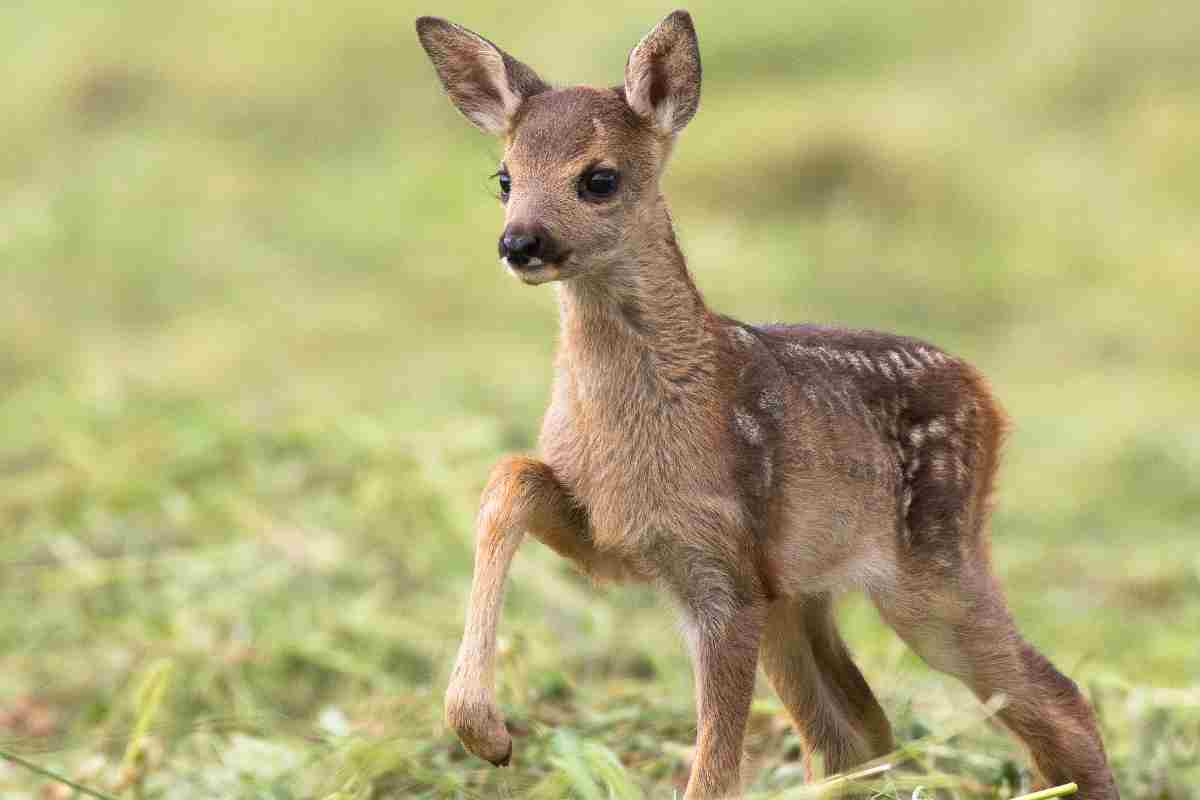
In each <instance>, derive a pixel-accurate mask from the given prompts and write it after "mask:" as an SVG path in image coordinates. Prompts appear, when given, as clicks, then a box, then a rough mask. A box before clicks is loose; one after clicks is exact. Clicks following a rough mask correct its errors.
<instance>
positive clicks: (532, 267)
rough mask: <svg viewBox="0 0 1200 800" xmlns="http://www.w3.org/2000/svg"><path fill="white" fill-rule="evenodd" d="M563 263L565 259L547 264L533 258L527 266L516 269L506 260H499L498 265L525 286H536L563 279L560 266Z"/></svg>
mask: <svg viewBox="0 0 1200 800" xmlns="http://www.w3.org/2000/svg"><path fill="white" fill-rule="evenodd" d="M565 261H566V259H565V258H564V259H560V260H558V261H552V262H549V263H547V262H545V261H542V260H541V259H540V258H535V259H533V260H531V261H530V262H529V263H528V264H525V265H524V266H520V267H517V266H514V265H513V264H511V263H509V260H508V259H507V258H502V259H500V263H501V264H503V265H504V267H505V269H507V270H508V274H509V275H512V276H513V277H514V278H516V279H518V280H519V281H521V283H524V284H525V285H527V286H537V285H539V284H542V283H549V282H550V281H557V280H561V279H562V278H563V277H564V276H563V271H562V265H563V263H564V262H565Z"/></svg>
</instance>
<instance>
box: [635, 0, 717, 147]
mask: <svg viewBox="0 0 1200 800" xmlns="http://www.w3.org/2000/svg"><path fill="white" fill-rule="evenodd" d="M625 100H626V102H627V103H629V106H630V108H632V109H633V110H634V111H635V112H637V114H638V115H639V116H641V117H643V118H645V119H647V120H649V121H650V123H651V124H653V125H654V126H655V128H657V129H658V130H659V131H660V132H662V133H663V134H676V133H679V132H680V131H681V130H683V128H684V126H685V125H687V124H688V122H690V121H691V119H692V117H693V116H694V115H695V113H696V109H697V108H699V107H700V43H699V41H698V40H697V39H696V28H695V27H694V26H693V25H692V17H691V15H690V14H688V12H686V11H675V12H673V13H671V14H669V15H668V16H667V17H666V19H664V20H663V21H662V22H660V23H658V27H656V28H655V29H654V30H652V31H650V33H648V34H646V38H644V39H642V40H641V41H640V42H638V45H637V47H635V48H633V52H632V53H630V54H629V62H628V63H627V64H626V65H625Z"/></svg>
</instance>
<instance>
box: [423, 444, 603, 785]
mask: <svg viewBox="0 0 1200 800" xmlns="http://www.w3.org/2000/svg"><path fill="white" fill-rule="evenodd" d="M526 531H529V532H530V533H532V534H533V535H534V536H536V537H537V538H538V539H540V540H541V541H543V542H545V543H546V544H547V545H548V546H550V547H552V548H553V549H554V550H555V551H557V552H558V553H559V554H561V555H563V556H564V557H566V558H569V559H571V560H573V561H575V562H576V563H577V564H579V566H580V567H581V568H582V569H583V570H584V571H587V572H591V573H593V574H599V575H604V576H609V577H614V576H617V575H619V573H620V572H621V568H620V565H619V564H618V563H616V562H615V561H614V560H612V559H608V558H605V557H604V556H602V555H601V554H600V553H598V552H597V551H596V549H595V548H594V547H593V546H592V544H591V541H590V539H589V537H588V534H587V526H586V523H585V521H584V516H583V514H582V512H581V511H580V510H579V509H578V508H576V507H575V506H574V505H573V504H572V502H571V499H570V498H569V497H568V496H567V494H566V492H565V491H564V490H563V488H562V486H561V485H560V484H559V483H558V480H557V479H556V478H555V477H554V473H553V472H552V471H551V469H550V468H549V467H548V466H546V465H545V464H543V463H542V462H540V461H536V460H534V459H530V458H521V457H509V458H506V459H504V460H503V461H501V462H500V464H498V465H497V466H496V468H495V470H493V472H492V476H491V478H490V479H489V480H488V484H487V488H485V489H484V491H483V499H482V501H481V504H480V509H479V516H478V518H477V520H476V542H475V575H474V578H473V580H472V584H471V599H470V603H469V605H468V607H467V624H466V630H465V631H464V633H463V640H462V645H461V646H460V647H459V651H458V659H457V660H456V661H455V664H454V671H453V673H452V674H451V676H450V685H449V687H447V689H446V721H447V722H448V723H449V724H450V726H451V727H453V728H454V730H455V731H456V732H457V733H458V738H459V739H461V740H462V743H463V744H464V745H465V746H466V748H467V749H468V750H470V751H471V752H472V753H474V754H475V755H477V756H479V757H480V758H483V759H486V760H487V761H490V762H492V763H493V764H495V765H497V766H503V765H505V764H507V763H508V761H509V758H510V757H511V755H512V739H511V738H510V737H509V735H508V730H507V729H506V728H505V727H504V718H503V717H502V716H501V714H500V710H499V709H498V708H497V706H496V694H495V660H496V628H497V626H498V624H499V621H500V607H501V603H502V602H503V599H504V584H505V579H506V578H507V576H508V568H509V565H510V564H511V563H512V558H513V555H514V554H515V553H516V552H517V547H518V546H519V545H520V543H521V538H522V536H523V535H524V533H525V532H526Z"/></svg>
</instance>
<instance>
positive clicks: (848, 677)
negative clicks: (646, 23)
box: [417, 12, 1116, 798]
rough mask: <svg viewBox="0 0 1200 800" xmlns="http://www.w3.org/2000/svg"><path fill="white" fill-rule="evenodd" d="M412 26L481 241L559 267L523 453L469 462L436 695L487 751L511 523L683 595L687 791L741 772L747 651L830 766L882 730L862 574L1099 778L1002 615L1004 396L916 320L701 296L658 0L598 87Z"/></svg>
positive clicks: (749, 682) (1098, 785)
mask: <svg viewBox="0 0 1200 800" xmlns="http://www.w3.org/2000/svg"><path fill="white" fill-rule="evenodd" d="M417 27H418V33H419V35H420V37H421V41H422V44H423V45H424V46H425V48H426V50H427V52H429V54H430V57H431V59H432V60H433V62H434V65H435V67H436V68H437V71H438V74H439V76H440V77H441V78H442V81H443V84H444V86H445V87H446V89H447V91H448V92H449V94H450V96H451V99H452V100H453V101H454V102H455V104H456V105H457V106H458V107H459V109H460V110H462V111H463V112H464V114H466V115H467V116H468V118H470V119H471V120H472V122H474V123H475V124H476V125H477V126H479V127H481V128H483V129H484V130H487V131H489V132H492V133H495V134H497V135H502V136H503V137H504V139H505V161H504V164H502V167H501V173H500V180H501V191H502V198H503V199H504V200H505V202H506V223H507V224H506V227H505V230H504V233H503V234H502V238H501V242H500V250H501V255H502V256H503V258H502V260H503V261H504V263H505V264H506V265H507V266H508V268H509V270H510V271H511V272H513V273H514V274H515V275H517V277H519V278H520V279H521V280H523V281H524V282H526V283H529V284H539V283H544V282H547V281H558V282H559V286H558V290H559V299H560V308H561V310H560V314H561V327H562V340H561V345H560V349H559V355H558V360H557V364H556V375H555V382H554V390H553V396H552V399H551V403H550V407H549V409H548V410H547V413H546V416H545V418H544V421H543V426H542V432H541V437H540V451H541V460H538V459H533V458H528V457H520V456H513V457H509V458H506V459H505V460H503V461H502V462H501V463H500V464H499V465H498V466H497V467H496V469H495V470H494V471H493V473H492V476H491V478H490V479H489V481H488V484H487V488H486V489H485V490H484V494H483V499H482V501H481V507H480V512H479V517H478V520H477V528H478V538H477V543H476V565H475V575H474V580H473V585H472V592H471V600H470V605H469V609H468V614H467V625H466V630H465V633H464V638H463V643H462V646H461V648H460V651H459V656H458V659H457V661H456V663H455V668H454V672H453V674H452V677H451V681H450V686H449V688H448V690H447V695H446V716H447V720H448V721H449V723H450V724H451V725H452V726H453V727H454V729H455V730H456V731H457V732H458V734H459V736H460V738H461V739H462V740H463V742H464V744H465V745H466V746H467V747H468V749H470V750H471V751H472V752H474V753H476V754H477V755H479V756H481V757H483V758H485V759H488V760H490V761H492V762H493V763H496V764H506V763H508V760H509V758H510V756H511V739H510V738H509V735H508V732H507V730H506V729H505V727H504V724H503V720H502V718H501V715H500V712H499V711H498V709H497V706H496V702H495V697H494V689H493V685H494V674H493V671H494V657H495V640H496V630H497V626H498V623H499V614H500V606H501V602H502V597H503V588H504V582H505V580H506V577H507V573H508V567H509V564H510V563H511V560H512V558H513V556H514V555H515V553H516V550H517V548H518V545H519V544H520V541H521V539H522V536H523V534H524V533H526V532H528V533H531V534H532V535H533V536H534V537H536V538H537V539H539V540H540V541H542V542H543V543H545V544H546V545H548V546H549V547H551V548H553V549H554V550H556V551H557V552H558V553H560V554H561V555H563V556H564V557H566V558H569V559H570V560H572V561H573V562H574V563H575V564H576V565H577V566H578V567H579V568H580V569H581V570H583V571H584V572H585V573H587V574H589V575H591V576H593V577H595V578H597V579H599V580H616V581H620V580H642V581H654V582H656V583H658V584H659V585H661V586H662V587H663V588H664V589H665V590H666V592H667V593H668V594H669V595H670V596H671V597H672V598H673V599H674V601H675V603H676V604H677V606H678V607H679V609H680V612H681V615H682V617H683V620H684V629H685V632H686V639H687V644H688V647H689V649H690V651H691V655H692V659H693V665H694V671H695V679H696V700H697V718H698V725H697V728H698V738H697V751H696V760H695V765H694V768H693V771H692V775H691V778H690V780H689V783H688V791H687V796H688V797H724V796H729V795H731V794H735V793H736V792H737V791H738V787H739V765H740V760H741V746H742V739H743V734H744V729H745V723H746V718H747V715H748V713H749V706H750V699H751V694H752V692H753V687H754V676H755V671H756V668H757V665H758V663H760V661H761V663H762V665H763V668H764V671H765V672H766V674H767V677H768V679H769V680H770V682H771V684H772V686H773V687H774V688H775V690H776V691H777V692H778V694H779V695H780V698H781V699H782V701H783V703H784V705H785V706H786V707H787V708H788V711H789V713H790V714H791V716H792V718H793V720H794V721H795V723H796V726H797V729H798V731H799V733H800V735H801V738H802V740H803V741H804V744H805V749H806V752H808V753H811V752H820V753H822V754H823V756H824V759H825V765H826V769H827V770H828V771H831V772H832V771H839V770H843V769H846V768H848V767H851V766H854V765H855V764H858V763H861V762H862V761H865V760H868V759H870V758H872V757H875V756H879V755H883V754H884V753H887V752H888V751H890V750H891V749H893V740H892V733H891V728H890V726H889V724H888V721H887V717H886V716H885V714H884V712H883V710H882V709H881V708H880V706H879V704H878V702H877V701H876V699H875V697H874V695H873V694H872V692H871V690H870V688H869V687H868V686H867V684H866V682H865V680H864V679H863V677H862V674H861V673H860V672H859V671H858V669H857V667H855V665H854V663H853V661H852V660H851V658H850V654H849V651H848V650H847V648H846V646H845V645H844V643H843V642H842V640H841V638H840V636H839V635H838V633H837V630H836V628H835V626H834V622H833V616H832V611H831V599H830V598H831V597H832V595H833V594H834V593H835V592H837V591H839V590H842V589H846V588H858V589H862V590H864V591H866V592H867V593H868V594H869V595H870V596H871V598H872V600H873V601H874V602H875V604H876V605H877V607H878V608H879V610H880V612H881V614H882V615H883V617H884V619H885V620H886V621H887V622H888V623H889V624H891V625H892V626H893V627H894V628H895V629H896V630H897V632H898V633H899V634H900V635H901V637H902V638H904V639H905V641H906V642H908V643H909V644H910V645H911V646H912V647H913V648H914V649H915V650H916V651H917V652H918V653H919V654H920V655H921V656H922V658H924V659H925V660H926V661H927V662H929V663H930V664H931V665H932V666H934V667H936V668H938V669H941V670H944V671H946V672H949V673H951V674H953V675H955V676H956V677H959V678H960V679H962V680H963V681H964V682H966V683H967V684H968V685H969V686H970V687H971V688H972V689H973V690H974V691H975V692H976V693H977V694H978V695H979V696H980V697H981V698H983V699H986V698H989V697H991V696H992V695H994V694H997V693H1002V694H1004V695H1005V696H1006V697H1007V698H1008V704H1007V705H1006V706H1005V708H1004V709H1003V711H1002V712H1001V714H1000V716H1001V719H1002V720H1003V722H1004V723H1005V724H1006V725H1007V726H1008V727H1009V728H1010V729H1012V731H1013V732H1014V733H1015V734H1016V735H1017V736H1018V737H1019V738H1020V739H1021V740H1022V741H1023V742H1024V743H1025V745H1026V746H1027V747H1028V748H1029V750H1030V751H1031V753H1032V756H1033V760H1034V765H1035V768H1036V769H1037V770H1038V771H1039V773H1040V774H1041V775H1042V777H1043V778H1045V779H1047V780H1052V781H1064V782H1065V781H1069V780H1074V781H1076V782H1078V783H1079V785H1080V787H1081V791H1082V793H1083V796H1084V797H1087V798H1113V797H1116V790H1115V788H1114V785H1113V781H1112V777H1111V774H1110V773H1109V770H1108V766H1107V764H1106V761H1105V755H1104V749H1103V745H1102V743H1101V741H1100V738H1099V735H1098V733H1097V731H1096V725H1095V721H1094V718H1093V716H1092V713H1091V710H1090V708H1089V707H1088V705H1087V702H1086V700H1084V698H1083V697H1082V695H1081V694H1080V693H1079V691H1078V689H1077V688H1076V687H1075V685H1074V684H1073V683H1072V682H1071V681H1070V680H1069V679H1067V678H1065V677H1063V676H1062V675H1061V674H1060V673H1058V672H1057V671H1056V670H1055V669H1054V668H1053V667H1052V666H1051V665H1050V664H1049V662H1048V661H1046V660H1045V659H1044V658H1043V657H1042V656H1041V655H1040V654H1039V653H1037V651H1036V650H1034V649H1033V648H1032V647H1031V646H1030V645H1028V644H1027V643H1026V642H1024V640H1023V639H1021V637H1020V635H1019V634H1018V633H1017V631H1016V629H1015V627H1014V625H1013V622H1012V619H1011V616H1010V615H1009V613H1008V611H1007V609H1006V606H1005V603H1004V599H1003V596H1002V594H1001V593H1000V590H999V588H998V585H997V583H996V581H995V579H994V577H993V576H992V572H991V568H990V564H989V557H988V545H987V539H986V532H985V526H986V518H987V511H988V499H989V496H990V493H991V488H992V481H993V476H994V473H995V470H996V465H997V459H998V451H999V446H1000V440H1001V437H1002V434H1003V430H1004V418H1003V415H1002V413H1001V411H1000V410H999V408H998V407H997V405H996V404H995V402H994V401H993V400H992V398H991V395H990V393H989V391H988V389H987V387H986V384H985V382H984V380H983V378H982V377H981V376H980V375H979V374H978V373H977V372H976V371H975V370H974V369H973V368H972V367H970V366H969V365H967V364H966V363H964V362H962V361H960V360H958V359H956V358H953V357H951V356H949V355H947V354H946V353H944V352H942V351H941V350H939V349H937V348H935V347H933V346H931V345H928V344H925V343H923V342H919V341H916V340H912V339H907V338H904V337H900V336H893V335H888V334H881V333H873V332H867V331H847V330H841V329H834V328H821V327H816V326H778V325H777V326H751V325H746V324H743V323H740V322H737V321H736V320H733V319H730V318H728V317H724V316H721V315H718V314H715V313H713V312H712V311H710V310H709V309H708V308H707V306H706V305H705V303H704V301H703V298H702V297H701V294H700V292H699V291H698V290H697V288H696V285H695V283H694V281H693V280H692V278H691V276H690V274H689V272H688V270H687V266H686V263H685V260H684V257H683V255H682V253H681V252H680V250H679V247H678V245H677V243H676V240H675V236H674V231H673V228H672V223H671V219H670V215H669V214H668V212H667V207H666V203H665V200H664V199H663V198H662V196H661V194H660V193H659V190H658V178H659V176H660V175H661V171H662V169H663V167H664V166H665V162H666V158H667V155H668V154H669V152H670V148H671V145H672V143H673V141H674V137H675V135H676V134H677V133H678V131H679V130H681V129H682V127H683V126H684V125H686V123H687V122H688V120H689V119H690V118H691V116H692V114H694V112H695V110H696V108H697V106H698V102H699V78H700V66H699V55H698V49H697V45H696V37H695V32H694V29H693V28H692V24H691V20H690V18H689V17H688V16H687V15H686V13H684V12H675V13H674V14H672V15H670V16H669V17H667V18H666V19H665V20H664V21H663V22H662V23H661V24H660V25H659V27H658V28H656V29H655V30H654V31H652V32H651V34H649V35H648V36H647V37H646V38H645V39H643V41H642V42H641V43H640V44H639V45H638V47H637V48H635V50H634V51H633V53H632V54H631V56H630V60H629V64H628V66H627V69H626V79H625V83H624V85H623V86H621V87H618V88H617V89H592V88H588V87H572V88H568V89H551V88H550V87H548V86H547V85H546V84H544V83H542V82H541V80H540V79H539V78H538V77H537V76H536V74H535V73H534V72H533V71H532V70H530V69H529V68H528V67H526V66H525V65H523V64H520V62H517V61H515V60H514V59H512V58H511V57H510V56H508V55H507V54H504V53H503V52H502V51H500V50H499V49H498V48H496V47H495V46H494V45H492V44H491V43H490V42H487V41H486V40H485V39H483V38H482V37H479V36H477V35H476V34H473V33H471V32H470V31H467V30H465V29H463V28H459V27H458V26H455V25H452V24H450V23H447V22H444V21H441V20H435V19H431V18H422V19H421V20H419V21H418V25H417Z"/></svg>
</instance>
